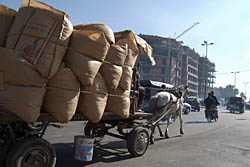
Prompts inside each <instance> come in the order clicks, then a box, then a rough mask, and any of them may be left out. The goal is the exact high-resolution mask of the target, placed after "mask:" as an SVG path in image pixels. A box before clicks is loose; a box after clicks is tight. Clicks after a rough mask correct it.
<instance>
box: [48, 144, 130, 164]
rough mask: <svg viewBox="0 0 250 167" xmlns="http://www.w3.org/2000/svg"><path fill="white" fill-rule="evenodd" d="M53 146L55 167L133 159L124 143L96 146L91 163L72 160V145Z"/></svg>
mask: <svg viewBox="0 0 250 167" xmlns="http://www.w3.org/2000/svg"><path fill="white" fill-rule="evenodd" d="M53 146H54V147H55V149H56V154H57V164H56V167H69V166H74V167H78V166H79V167H80V166H81V167H83V166H88V165H91V164H95V163H98V162H104V163H111V162H117V161H123V160H127V159H131V158H133V157H132V156H131V155H130V154H129V153H128V151H127V144H126V141H112V142H106V143H101V144H99V145H96V146H95V149H94V155H93V160H92V161H91V162H81V161H77V160H75V159H74V146H73V143H56V144H53Z"/></svg>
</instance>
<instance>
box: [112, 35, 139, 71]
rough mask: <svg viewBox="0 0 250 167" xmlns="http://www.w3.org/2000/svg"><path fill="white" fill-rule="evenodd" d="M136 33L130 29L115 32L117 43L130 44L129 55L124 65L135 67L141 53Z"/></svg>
mask: <svg viewBox="0 0 250 167" xmlns="http://www.w3.org/2000/svg"><path fill="white" fill-rule="evenodd" d="M135 35H136V34H134V33H133V31H130V30H126V31H121V32H116V33H115V41H116V44H119V45H124V44H127V45H128V55H127V57H126V60H125V62H124V65H128V66H130V67H134V65H135V62H136V59H137V56H138V54H139V48H138V47H137V42H136V36H135Z"/></svg>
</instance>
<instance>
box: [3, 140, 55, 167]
mask: <svg viewBox="0 0 250 167" xmlns="http://www.w3.org/2000/svg"><path fill="white" fill-rule="evenodd" d="M35 150H40V151H41V152H42V153H45V154H46V158H48V164H47V166H46V167H55V165H56V151H55V149H54V147H53V146H52V145H51V144H50V143H49V142H47V141H46V140H44V139H42V138H37V137H32V138H28V139H24V140H23V141H21V142H19V143H17V144H15V145H14V146H13V147H12V149H11V150H10V152H9V153H8V156H7V159H6V167H23V166H22V161H23V159H24V158H25V157H26V154H27V153H28V154H29V153H30V152H31V151H35ZM30 167H35V165H33V164H31V166H30Z"/></svg>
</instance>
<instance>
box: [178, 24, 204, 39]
mask: <svg viewBox="0 0 250 167" xmlns="http://www.w3.org/2000/svg"><path fill="white" fill-rule="evenodd" d="M198 24H200V22H196V23H194V24H193V25H192V26H191V27H189V28H187V29H186V30H185V31H183V32H182V33H180V34H179V35H178V36H177V37H176V38H175V39H178V38H180V37H181V36H182V35H184V34H185V33H186V32H188V31H189V30H191V29H192V28H194V27H195V26H196V25H198Z"/></svg>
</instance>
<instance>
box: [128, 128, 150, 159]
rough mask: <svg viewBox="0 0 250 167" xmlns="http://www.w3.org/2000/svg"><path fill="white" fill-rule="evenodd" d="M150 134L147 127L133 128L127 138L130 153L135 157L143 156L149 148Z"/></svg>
mask: <svg viewBox="0 0 250 167" xmlns="http://www.w3.org/2000/svg"><path fill="white" fill-rule="evenodd" d="M148 144H149V134H148V131H147V130H146V129H145V128H142V127H138V128H135V129H133V130H132V131H131V132H130V134H129V135H128V138H127V147H128V151H129V153H130V154H131V155H132V156H134V157H139V156H142V155H143V154H144V153H145V152H146V151H147V149H148Z"/></svg>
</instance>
